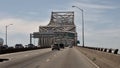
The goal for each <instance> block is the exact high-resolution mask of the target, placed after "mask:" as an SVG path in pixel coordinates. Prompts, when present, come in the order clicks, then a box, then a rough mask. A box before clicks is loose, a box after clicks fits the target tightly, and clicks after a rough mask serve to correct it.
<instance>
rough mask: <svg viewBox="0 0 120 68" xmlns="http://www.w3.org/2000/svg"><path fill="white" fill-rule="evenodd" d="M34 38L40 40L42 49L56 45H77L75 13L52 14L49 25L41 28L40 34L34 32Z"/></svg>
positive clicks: (39, 43)
mask: <svg viewBox="0 0 120 68" xmlns="http://www.w3.org/2000/svg"><path fill="white" fill-rule="evenodd" d="M33 38H39V41H38V45H39V46H40V47H50V46H51V45H53V44H56V43H57V44H61V43H62V44H64V45H65V46H73V45H74V46H75V45H77V32H76V26H75V24H74V12H52V14H51V20H50V22H49V24H48V25H47V26H39V32H33Z"/></svg>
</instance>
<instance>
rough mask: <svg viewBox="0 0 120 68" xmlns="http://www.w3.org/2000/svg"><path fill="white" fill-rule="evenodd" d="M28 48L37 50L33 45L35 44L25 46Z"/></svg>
mask: <svg viewBox="0 0 120 68" xmlns="http://www.w3.org/2000/svg"><path fill="white" fill-rule="evenodd" d="M25 47H26V48H35V47H36V46H35V45H33V44H28V45H25Z"/></svg>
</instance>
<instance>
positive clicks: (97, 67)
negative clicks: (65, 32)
mask: <svg viewBox="0 0 120 68" xmlns="http://www.w3.org/2000/svg"><path fill="white" fill-rule="evenodd" d="M74 49H75V48H74ZM75 50H76V51H77V52H79V51H78V49H75ZM81 54H82V56H84V57H85V58H86V59H87V60H88V61H89V62H90V63H91V64H93V65H94V66H95V67H96V68H100V67H99V66H98V65H97V64H95V63H94V62H93V61H92V60H90V59H89V58H88V57H87V56H85V55H84V54H83V53H81Z"/></svg>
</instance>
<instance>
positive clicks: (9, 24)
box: [5, 24, 13, 45]
mask: <svg viewBox="0 0 120 68" xmlns="http://www.w3.org/2000/svg"><path fill="white" fill-rule="evenodd" d="M10 25H13V24H9V25H6V26H5V28H6V34H5V40H6V45H7V34H8V33H7V31H8V30H7V28H8V27H9V26H10Z"/></svg>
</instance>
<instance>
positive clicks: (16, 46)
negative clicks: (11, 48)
mask: <svg viewBox="0 0 120 68" xmlns="http://www.w3.org/2000/svg"><path fill="white" fill-rule="evenodd" d="M15 48H24V46H23V45H22V44H16V45H15Z"/></svg>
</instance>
